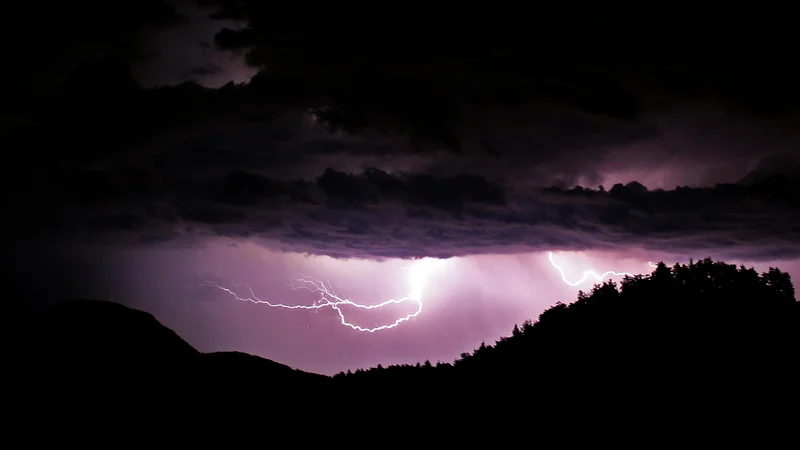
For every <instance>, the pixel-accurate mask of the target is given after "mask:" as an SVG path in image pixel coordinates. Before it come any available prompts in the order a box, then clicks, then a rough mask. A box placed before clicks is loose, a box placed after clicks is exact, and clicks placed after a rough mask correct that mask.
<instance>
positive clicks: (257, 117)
mask: <svg viewBox="0 0 800 450" xmlns="http://www.w3.org/2000/svg"><path fill="white" fill-rule="evenodd" d="M199 3H200V6H198V5H196V4H194V3H192V2H190V1H188V0H187V1H175V2H171V3H162V2H160V1H158V0H147V1H142V0H135V1H134V0H120V1H116V2H102V1H99V0H82V1H78V2H62V3H54V4H53V5H50V4H48V5H47V6H43V5H40V4H34V3H30V2H28V3H25V2H16V3H14V4H12V5H11V6H10V7H8V8H9V9H7V11H6V12H5V13H4V19H5V21H6V22H7V24H6V25H5V26H4V27H3V33H4V36H3V51H4V60H5V61H6V64H4V66H5V68H4V70H3V72H2V75H0V76H2V83H0V86H2V92H3V94H2V95H3V102H2V106H1V107H0V108H2V119H1V120H0V127H2V129H1V130H0V132H1V133H2V148H3V149H4V151H3V158H4V160H3V162H2V168H3V171H4V176H3V182H4V186H3V188H4V189H3V192H4V193H5V196H6V202H5V204H6V211H8V212H9V213H8V214H7V219H6V221H5V223H4V227H5V228H7V232H6V235H7V236H9V239H10V240H11V241H12V242H14V243H16V245H17V246H18V247H24V246H25V245H28V244H30V243H43V242H47V243H51V242H70V243H77V242H85V243H101V244H111V245H114V246H120V245H124V246H133V247H137V246H163V247H168V246H171V247H184V246H196V245H200V244H202V243H203V241H204V240H206V239H210V238H214V237H219V236H226V237H232V238H235V239H246V240H250V241H256V242H260V243H262V244H263V245H265V246H267V247H268V248H272V249H277V250H289V251H295V252H309V253H316V254H324V255H330V256H334V257H359V258H384V257H417V256H457V255H467V254H480V253H514V252H524V251H533V250H551V249H552V250H590V249H620V248H625V247H628V246H632V247H638V248H645V249H650V250H658V251H662V252H667V253H669V252H674V253H675V254H680V255H685V254H688V253H692V254H695V253H698V252H699V253H702V254H710V255H713V256H715V257H721V258H722V257H735V258H749V259H752V260H774V259H776V258H794V257H797V256H798V252H800V245H799V244H800V225H798V224H800V220H798V216H799V214H798V213H800V210H798V207H800V203H799V201H798V196H797V195H796V194H797V187H798V184H797V181H798V174H800V166H798V163H797V158H796V157H797V155H798V148H799V147H798V143H799V142H800V139H799V136H798V134H800V127H798V126H797V125H798V115H797V114H798V112H800V111H799V108H800V88H798V84H797V80H798V79H800V78H798V70H800V68H799V67H798V65H797V64H796V61H794V59H795V58H794V57H793V54H794V49H793V46H794V44H795V41H796V39H794V31H793V30H794V27H795V24H794V22H793V19H792V15H791V14H787V13H786V12H785V11H779V10H765V9H763V8H756V7H753V6H752V5H750V4H741V5H739V6H733V7H732V6H728V5H726V6H725V7H724V9H723V7H722V6H720V7H716V8H711V7H695V8H694V9H682V8H676V7H674V6H673V4H672V3H666V2H659V3H648V4H646V5H642V6H633V7H632V6H631V5H629V4H626V5H624V6H621V7H619V8H616V7H611V8H609V7H607V6H605V5H604V6H598V5H596V6H588V7H587V6H586V5H585V4H583V3H581V4H578V3H574V2H532V3H531V4H529V5H526V6H519V5H514V3H516V2H478V3H465V4H461V5H428V6H424V7H423V6H421V5H412V4H408V3H396V2H395V3H392V2H390V3H376V4H364V3H355V2H353V3H352V4H347V5H342V4H339V3H321V4H307V3H296V2H284V3H277V2H276V3H273V2H262V1H244V0H241V1H236V0H232V1H224V0H202V1H200V2H199ZM201 6H202V7H201ZM228 81H230V82H228ZM226 83H227V84H226ZM579 185H580V186H583V187H585V188H591V189H593V191H586V190H581V189H580V188H576V186H579ZM600 185H603V187H604V189H603V190H602V191H598V189H599V186H600ZM678 186H683V187H681V188H676V187H678ZM31 245H32V244H31Z"/></svg>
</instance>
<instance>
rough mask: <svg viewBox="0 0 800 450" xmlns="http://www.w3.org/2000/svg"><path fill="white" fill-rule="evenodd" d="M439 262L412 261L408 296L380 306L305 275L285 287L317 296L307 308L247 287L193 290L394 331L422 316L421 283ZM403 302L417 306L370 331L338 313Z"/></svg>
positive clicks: (209, 284) (209, 283) (207, 284)
mask: <svg viewBox="0 0 800 450" xmlns="http://www.w3.org/2000/svg"><path fill="white" fill-rule="evenodd" d="M440 261H443V260H431V259H424V260H419V261H416V262H415V263H413V264H412V265H411V267H408V268H405V269H406V270H408V271H409V275H410V280H409V281H410V284H411V292H410V293H409V295H408V296H406V297H402V298H398V299H390V300H386V301H384V302H381V303H376V304H370V305H368V304H362V303H357V302H354V301H352V300H350V299H347V298H343V297H341V296H339V294H337V293H336V291H335V290H334V289H333V287H332V285H331V283H330V281H329V280H327V278H326V281H327V283H325V282H324V281H322V280H320V279H318V278H315V277H312V276H309V275H301V277H300V278H298V279H297V282H298V283H299V284H298V285H290V286H289V287H290V288H292V289H293V290H307V291H310V292H314V293H318V294H319V299H318V300H316V301H315V302H314V303H313V304H311V305H287V304H283V303H272V302H270V301H268V300H264V299H261V298H259V297H258V296H257V295H256V294H255V293H254V292H253V289H252V288H250V287H249V286H244V287H245V288H247V290H248V292H249V293H250V295H249V296H248V297H241V296H239V294H237V293H236V292H235V291H234V290H233V289H230V288H227V287H225V286H222V285H220V284H218V283H215V282H213V281H203V282H202V283H200V284H198V285H197V286H195V287H204V286H205V287H213V288H216V289H219V290H220V291H222V292H224V293H226V294H228V295H230V296H232V297H233V298H234V299H236V300H239V301H243V302H250V303H255V304H259V305H266V306H269V307H271V308H284V309H303V310H318V309H323V308H331V309H333V310H334V311H336V312H337V313H338V314H339V320H340V322H341V324H342V325H344V326H346V327H349V328H352V329H353V330H356V331H361V332H366V333H375V332H376V331H383V330H389V329H392V328H395V327H397V326H398V325H400V324H401V323H403V322H407V321H409V320H411V319H413V318H414V317H417V316H418V315H419V314H420V313H422V292H423V289H424V287H425V282H426V281H427V278H428V276H429V274H430V269H431V268H432V266H434V265H435V263H437V262H440ZM406 302H411V303H415V304H416V305H417V307H416V309H415V310H414V311H413V312H411V313H409V314H406V315H405V316H402V317H400V318H398V319H397V320H395V321H394V322H391V323H389V324H386V325H381V326H377V327H373V328H366V327H362V326H360V325H356V324H354V323H352V322H349V321H348V320H347V318H346V317H345V314H344V312H343V311H342V306H351V307H354V308H358V309H364V310H373V309H380V308H384V307H386V306H389V305H399V304H402V303H406Z"/></svg>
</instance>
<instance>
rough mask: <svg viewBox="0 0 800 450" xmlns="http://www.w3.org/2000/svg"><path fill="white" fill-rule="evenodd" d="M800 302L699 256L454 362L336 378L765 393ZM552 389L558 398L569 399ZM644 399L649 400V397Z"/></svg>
mask: <svg viewBox="0 0 800 450" xmlns="http://www.w3.org/2000/svg"><path fill="white" fill-rule="evenodd" d="M799 338H800V303H798V302H797V301H796V299H795V293H794V287H793V285H792V281H791V278H790V276H789V275H788V274H786V273H784V272H781V271H780V270H779V269H777V268H770V269H769V271H768V272H766V273H763V274H759V273H757V272H756V271H755V270H754V269H752V268H746V267H744V266H741V267H737V266H735V265H731V264H726V263H724V262H718V261H713V260H712V259H710V258H706V259H703V260H700V261H696V262H695V261H690V262H689V263H688V264H675V265H674V266H673V267H668V266H667V265H665V264H664V263H659V264H658V265H657V267H656V268H655V269H654V270H653V272H652V273H651V274H648V275H636V276H626V277H625V278H624V279H623V280H622V282H621V283H619V284H617V283H615V282H614V281H611V280H609V281H606V282H604V283H602V284H598V285H595V286H594V287H593V289H592V290H591V291H590V292H583V291H581V292H579V294H578V298H577V300H576V301H575V302H573V303H571V304H565V303H561V302H558V303H556V304H555V305H554V306H552V307H551V308H549V309H547V310H546V311H544V312H543V313H542V314H541V315H540V316H539V318H538V320H537V321H536V322H532V321H526V322H524V323H523V324H522V325H521V326H518V325H515V326H514V329H513V331H512V333H511V336H508V337H503V338H501V339H500V340H498V341H497V342H496V343H494V344H493V345H487V344H485V343H482V344H481V345H480V346H479V347H478V348H476V349H475V350H474V351H473V352H472V353H463V354H462V355H461V357H460V358H458V359H456V360H455V362H454V363H452V364H451V363H443V362H437V363H436V364H432V363H430V362H429V361H426V362H425V363H423V364H416V365H396V366H389V367H385V368H384V367H382V366H377V367H374V368H370V369H367V370H363V369H359V370H356V371H355V372H351V371H348V372H342V373H339V374H337V375H335V376H334V379H335V380H337V381H338V382H341V383H345V384H353V385H357V384H364V383H398V384H403V383H409V382H421V383H439V384H440V386H454V385H457V386H461V385H463V382H470V385H472V386H479V384H473V383H480V382H482V383H486V384H483V385H484V386H498V387H500V386H508V385H509V383H511V384H512V385H519V383H523V384H526V385H531V386H533V385H537V383H538V386H547V385H549V384H553V383H555V384H557V385H558V386H562V387H563V386H569V389H567V390H568V391H571V392H573V393H575V392H578V391H581V392H584V393H589V392H591V391H592V390H607V389H614V390H615V392H617V393H619V394H622V393H623V392H624V393H634V392H638V391H640V390H642V389H644V390H645V391H642V392H652V391H661V392H663V393H665V394H666V393H668V392H682V393H686V392H688V391H691V392H696V391H697V390H698V389H701V390H702V389H710V390H715V391H719V390H723V391H724V390H726V389H729V388H730V389H733V390H734V391H735V392H740V391H743V390H747V388H755V389H761V388H764V387H767V386H766V385H760V386H756V385H755V384H754V383H770V384H771V385H773V386H774V384H772V383H775V382H776V381H777V380H782V379H785V378H786V377H790V374H791V373H793V372H794V370H796V369H793V368H794V367H795V366H796V360H797V354H798V343H800V339H799ZM565 394H566V392H565V391H564V389H563V388H562V389H559V393H558V394H557V395H558V396H564V395H565ZM648 395H649V394H648Z"/></svg>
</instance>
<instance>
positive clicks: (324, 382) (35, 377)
mask: <svg viewBox="0 0 800 450" xmlns="http://www.w3.org/2000/svg"><path fill="white" fill-rule="evenodd" d="M52 311H55V313H53V312H52ZM98 311H101V312H100V313H98ZM92 312H93V313H92ZM50 314H55V315H51V316H46V315H44V316H41V315H37V316H31V317H30V318H29V319H28V320H27V321H24V320H20V321H17V323H18V324H19V325H22V327H23V328H24V327H28V328H26V329H27V330H28V333H27V335H23V334H20V335H19V336H33V335H36V334H37V333H40V334H39V338H38V339H35V340H32V342H33V343H32V344H30V343H25V342H24V339H18V340H17V342H18V344H17V345H16V352H15V356H16V358H17V359H16V360H12V364H11V365H10V367H13V370H12V372H13V373H15V374H16V375H17V377H16V378H15V380H14V381H13V382H12V383H14V385H15V386H17V387H18V388H19V389H26V390H27V391H26V392H29V393H31V394H29V395H34V394H35V397H37V398H41V399H44V400H42V401H48V402H52V401H54V400H53V399H60V400H59V402H60V404H72V403H74V402H83V403H86V402H88V401H90V400H91V401H99V402H101V403H102V404H103V405H105V406H104V408H116V407H119V405H120V404H126V405H127V404H131V403H132V404H144V405H146V406H145V407H152V405H153V404H160V403H163V402H165V401H168V402H170V403H168V404H170V405H173V406H172V407H173V408H179V409H180V410H186V411H193V410H195V409H196V410H197V411H203V410H205V409H204V408H208V405H225V406H220V407H221V408H232V407H233V406H232V405H250V406H247V407H252V405H255V404H258V405H269V408H268V410H265V411H264V412H262V414H265V417H270V418H271V419H270V420H276V421H282V420H283V421H290V422H291V420H294V419H291V418H295V417H304V415H306V414H310V413H313V414H326V413H328V412H330V413H331V414H336V413H337V411H338V410H339V409H341V408H344V409H343V410H344V411H350V412H352V413H353V414H357V415H358V417H362V416H363V417H365V418H366V419H365V420H368V419H375V418H374V417H371V416H370V415H371V414H373V413H372V412H371V411H373V409H372V408H377V407H379V406H382V407H383V408H388V407H390V406H391V405H401V404H409V402H411V403H414V402H417V403H419V402H427V401H429V400H427V399H428V398H429V397H426V396H425V395H427V394H425V393H428V394H431V395H435V397H432V398H435V399H436V400H435V401H434V403H433V404H432V405H431V407H430V408H426V409H424V410H421V411H415V412H414V414H415V417H416V418H417V419H419V420H422V419H421V418H422V417H425V418H428V419H430V420H432V421H434V422H435V421H436V420H437V419H438V417H439V416H440V415H441V414H443V413H445V412H447V414H450V415H456V416H459V417H461V416H462V415H464V417H465V418H468V417H469V414H472V413H471V412H474V413H476V414H477V413H478V412H479V411H484V410H485V409H486V408H490V409H493V410H503V411H506V410H508V408H512V409H513V408H515V407H516V406H514V405H517V404H518V403H519V402H520V395H521V394H520V393H521V392H525V393H526V394H525V395H527V396H529V397H530V398H535V404H536V408H538V410H539V412H537V414H545V413H547V414H571V413H572V412H571V411H569V408H571V406H570V405H577V404H580V405H584V406H583V407H584V408H588V407H592V408H603V407H607V406H603V405H615V406H614V407H617V408H621V407H622V406H621V405H625V408H628V410H630V411H634V410H635V411H649V413H651V414H662V415H663V414H667V413H668V411H671V410H672V409H674V408H679V409H680V408H684V407H685V406H681V405H686V404H695V405H703V408H712V407H713V408H714V410H715V411H728V410H730V411H733V410H737V411H742V410H743V409H748V410H749V409H750V408H754V409H752V410H753V411H756V410H759V411H761V410H764V408H767V409H768V410H770V411H778V410H783V409H782V408H789V409H792V408H794V406H792V405H794V404H795V403H794V402H795V401H796V399H800V395H798V388H797V387H796V383H794V382H792V379H793V376H794V375H793V374H794V373H796V368H795V366H796V364H795V361H796V359H797V357H796V356H797V354H798V351H797V350H798V348H800V346H799V345H798V344H800V303H798V302H797V300H796V298H795V292H794V287H793V285H792V282H791V278H790V277H789V275H788V274H786V273H783V272H781V271H780V270H779V269H777V268H771V269H770V270H768V271H767V272H765V273H761V274H759V273H757V272H756V271H755V270H754V269H752V268H750V269H748V268H745V267H743V266H741V267H736V266H734V265H730V264H725V263H722V262H715V261H713V260H711V259H710V258H706V259H704V260H700V261H696V262H695V261H690V262H689V264H684V265H681V264H676V265H674V266H672V267H668V266H667V265H665V264H664V263H659V264H658V265H657V267H656V268H655V269H654V270H653V272H652V273H651V274H648V275H637V276H633V277H625V278H624V279H623V280H622V282H621V283H615V282H613V281H611V280H609V281H606V282H604V283H600V284H596V285H595V286H594V287H593V288H592V289H591V291H589V292H583V291H581V292H579V294H578V296H577V299H576V300H575V301H574V302H572V303H569V304H566V303H561V302H557V303H555V304H554V305H553V306H552V307H550V308H548V309H546V310H545V311H543V312H542V313H541V314H540V315H539V317H538V320H536V321H535V322H534V321H532V320H528V321H526V322H524V323H522V324H521V325H515V326H514V328H513V330H512V332H511V335H510V336H506V337H501V338H499V339H498V340H497V342H495V343H494V344H490V345H486V344H485V343H481V344H480V345H479V346H478V347H477V348H476V349H475V350H474V351H473V352H471V353H469V352H465V353H463V354H462V355H461V356H460V357H459V358H457V359H456V360H455V361H454V362H452V363H450V362H436V363H431V362H429V361H426V362H424V363H423V362H420V363H418V364H416V365H391V366H388V367H382V366H380V365H379V366H377V367H373V368H370V369H357V370H355V371H348V372H346V373H339V374H337V375H334V376H332V377H328V376H325V375H319V374H312V373H309V372H304V371H302V370H297V369H293V368H291V367H289V366H286V365H284V364H281V363H278V362H275V361H271V360H268V359H265V358H261V357H258V356H254V355H249V354H246V353H241V352H216V353H205V354H204V353H200V352H198V351H197V350H196V349H194V348H193V347H191V345H189V344H188V343H186V342H185V341H183V340H182V339H181V338H180V337H179V336H177V335H176V334H175V333H174V332H172V331H171V330H169V329H168V328H166V327H164V326H163V325H161V324H159V323H158V321H157V320H156V319H155V318H153V316H151V315H150V314H147V313H144V312H141V311H137V310H133V309H131V308H127V307H124V306H122V305H114V304H111V303H107V302H86V301H82V302H81V301H79V302H73V303H69V304H64V305H60V306H58V307H56V308H54V309H52V310H51V312H50ZM92 314H95V315H94V316H92ZM42 317H46V319H42ZM56 317H58V318H60V319H61V320H62V325H54V324H56V323H57V322H58V320H57V319H56ZM109 317H115V318H113V319H109ZM122 317H124V319H121V318H122ZM65 318H68V319H71V320H72V319H74V320H76V321H77V322H76V323H72V324H71V325H72V326H71V327H70V326H65V325H63V320H64V319H65ZM101 319H102V320H101ZM36 320H39V321H40V322H39V323H38V326H30V324H31V323H33V322H35V321H36ZM125 321H128V325H130V324H136V326H126V325H125ZM87 323H88V324H91V323H94V324H98V323H102V324H103V325H102V326H99V327H97V326H96V327H95V328H92V327H91V326H89V325H87ZM76 324H77V325H82V327H80V328H79V330H80V332H77V331H75V330H76V326H75V325H76ZM126 327H127V328H126ZM98 329H99V330H114V332H115V333H117V334H116V335H115V334H114V333H110V334H108V335H105V338H104V339H100V340H98V339H97V338H98V337H100V335H99V334H98V332H97V331H98ZM18 330H19V328H18ZM64 330H73V332H74V334H75V336H77V338H76V337H75V336H73V337H70V336H69V335H67V334H64V333H65V331H64ZM126 330H127V333H128V334H126ZM54 336H58V338H59V339H60V340H61V342H60V343H59V344H57V345H55V346H54V348H56V351H53V350H52V349H50V350H48V349H47V345H46V344H48V343H49V342H53V340H54V339H55V337H54ZM87 336H89V337H91V338H92V339H89V340H87V339H86V337H87ZM109 336H110V337H109ZM114 336H117V338H116V339H117V340H115V338H114ZM119 336H122V338H119ZM143 336H150V338H152V339H153V341H154V342H155V344H153V342H150V343H148V342H146V340H145V339H144V338H143ZM80 342H83V343H84V344H86V343H87V342H88V343H90V344H91V343H94V344H92V345H93V346H92V345H88V344H87V345H86V347H85V348H83V349H82V350H81V349H75V348H71V347H70V346H71V345H72V346H74V345H75V343H80ZM120 342H121V343H122V344H120ZM131 343H134V344H136V345H133V344H131ZM120 345H121V346H120ZM137 345H138V347H137ZM115 346H117V348H122V349H123V350H122V351H118V352H116V354H115V352H113V351H112V350H110V349H113V348H115ZM65 348H66V349H70V351H66V352H61V353H59V351H62V350H63V349H65ZM58 349H61V350H58ZM142 349H149V350H148V351H150V352H152V353H149V354H148V351H143V350H142ZM153 349H155V350H153ZM109 352H110V353H109ZM53 379H57V380H59V383H58V384H53V383H52V380H53ZM111 392H113V393H114V394H113V396H112V397H111V400H107V399H105V397H104V396H107V395H109V393H111ZM433 393H435V394H433ZM526 398H527V397H526ZM64 399H68V400H64ZM97 399H100V400H97ZM121 399H124V401H123V400H121ZM165 399H166V400H165ZM384 399H393V400H391V401H390V400H384ZM71 402H72V403H71ZM107 402H111V404H108V403H107ZM114 405H116V406H114ZM203 405H205V406H203ZM242 407H245V406H242ZM265 407H266V406H265ZM348 408H350V409H348ZM792 410H793V409H792ZM374 411H377V410H374ZM470 411H471V412H470ZM684 412H686V411H684ZM686 413H689V412H686ZM387 414H394V413H391V412H387ZM531 414H533V412H531ZM592 417H595V416H592ZM596 420H600V419H599V418H598V419H596ZM276 423H277V422H276ZM437 423H438V422H437Z"/></svg>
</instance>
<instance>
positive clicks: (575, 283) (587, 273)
mask: <svg viewBox="0 0 800 450" xmlns="http://www.w3.org/2000/svg"><path fill="white" fill-rule="evenodd" d="M547 257H548V258H549V259H550V264H552V265H553V267H555V268H556V270H558V273H560V274H561V280H562V281H563V282H564V283H565V284H567V285H569V286H572V287H575V286H579V285H581V284H583V283H585V282H586V281H588V280H589V279H590V277H591V278H594V279H595V280H596V281H599V282H603V281H606V280H607V278H606V277H609V276H617V277H623V276H625V275H627V276H631V277H632V276H633V274H632V273H628V272H614V271H613V270H609V271H607V272H603V273H601V274H598V273H597V272H595V271H594V270H586V271H584V272H583V276H582V277H581V278H580V279H578V281H569V280H567V276H566V275H565V274H564V269H562V268H561V266H559V265H558V264H556V262H555V261H554V260H553V252H549V253H548V255H547ZM647 265H648V266H650V267H653V268H654V267H657V266H656V265H655V264H653V263H652V262H649V261H648V262H647Z"/></svg>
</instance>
